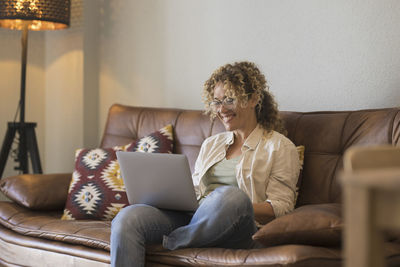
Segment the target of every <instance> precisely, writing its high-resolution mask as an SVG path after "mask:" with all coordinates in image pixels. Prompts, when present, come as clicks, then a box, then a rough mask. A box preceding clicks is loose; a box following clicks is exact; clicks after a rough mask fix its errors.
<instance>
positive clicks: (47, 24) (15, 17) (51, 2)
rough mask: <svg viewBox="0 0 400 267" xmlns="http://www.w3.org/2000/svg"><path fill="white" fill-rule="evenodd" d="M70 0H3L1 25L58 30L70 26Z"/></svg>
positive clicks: (34, 29) (14, 27)
mask: <svg viewBox="0 0 400 267" xmlns="http://www.w3.org/2000/svg"><path fill="white" fill-rule="evenodd" d="M69 14H70V0H1V1H0V27H3V28H10V29H15V30H22V29H23V28H24V26H28V29H29V30H33V31H40V30H57V29H64V28H67V27H68V26H69V16H70V15H69Z"/></svg>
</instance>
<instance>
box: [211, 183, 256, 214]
mask: <svg viewBox="0 0 400 267" xmlns="http://www.w3.org/2000/svg"><path fill="white" fill-rule="evenodd" d="M214 191H215V192H213V193H214V194H215V196H214V197H215V201H216V203H218V205H220V206H221V208H223V209H228V210H232V209H234V210H237V211H238V213H240V214H242V215H246V214H247V215H253V213H254V212H253V205H252V203H251V200H250V198H249V197H248V196H247V194H246V193H245V192H244V191H243V190H241V189H239V188H238V187H234V186H221V187H218V188H217V189H215V190H214Z"/></svg>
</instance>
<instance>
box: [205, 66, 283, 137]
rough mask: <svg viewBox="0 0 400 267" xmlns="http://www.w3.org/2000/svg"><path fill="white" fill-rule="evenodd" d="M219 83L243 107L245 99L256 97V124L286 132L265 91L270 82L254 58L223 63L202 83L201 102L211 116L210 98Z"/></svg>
mask: <svg viewBox="0 0 400 267" xmlns="http://www.w3.org/2000/svg"><path fill="white" fill-rule="evenodd" d="M218 83H222V84H223V86H224V88H225V89H226V91H225V94H226V95H227V96H229V97H236V98H237V100H238V103H239V104H240V105H241V106H242V107H246V105H247V103H248V100H249V99H250V98H251V97H252V96H253V95H255V96H256V97H257V99H258V101H257V105H256V108H255V112H256V118H257V122H258V124H260V125H261V126H262V127H263V128H264V129H266V130H267V131H271V130H274V131H277V132H280V133H283V134H286V130H285V127H284V126H283V122H282V120H281V118H280V117H279V111H278V105H277V103H276V102H275V100H274V97H273V95H272V94H271V93H270V92H269V91H268V89H269V86H268V84H267V81H266V79H265V76H264V74H262V73H261V71H260V70H259V69H258V68H257V66H256V65H255V64H254V63H253V62H248V61H243V62H235V63H233V64H226V65H224V66H222V67H220V68H218V69H217V70H215V71H214V73H213V74H212V75H211V77H210V78H209V79H208V80H207V81H206V82H205V83H204V88H203V102H204V105H205V111H206V114H209V115H210V117H211V119H214V118H215V117H216V114H215V113H214V112H212V110H211V107H210V102H211V101H212V100H213V98H214V88H215V86H216V85H217V84H218Z"/></svg>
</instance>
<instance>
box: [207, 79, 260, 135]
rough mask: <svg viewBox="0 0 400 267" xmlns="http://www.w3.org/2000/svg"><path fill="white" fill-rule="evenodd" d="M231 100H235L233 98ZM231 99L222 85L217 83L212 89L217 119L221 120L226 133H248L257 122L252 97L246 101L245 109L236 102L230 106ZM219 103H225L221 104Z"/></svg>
mask: <svg viewBox="0 0 400 267" xmlns="http://www.w3.org/2000/svg"><path fill="white" fill-rule="evenodd" d="M233 99H235V98H234V97H233ZM230 100H231V97H228V96H226V89H225V88H224V85H223V84H222V83H218V84H217V85H216V86H215V88H214V99H213V101H214V103H219V105H218V107H216V108H215V113H216V115H217V117H218V118H219V119H220V120H221V122H222V123H223V125H224V126H225V129H226V130H227V131H235V130H239V131H248V130H250V131H251V130H253V129H254V123H256V122H257V119H256V113H255V106H256V104H257V103H256V101H254V97H252V98H250V99H249V100H248V101H247V105H246V107H242V106H241V104H240V103H238V101H237V100H236V101H235V104H233V105H232V104H231V101H230ZM224 101H225V102H224ZM221 103H225V105H224V104H221Z"/></svg>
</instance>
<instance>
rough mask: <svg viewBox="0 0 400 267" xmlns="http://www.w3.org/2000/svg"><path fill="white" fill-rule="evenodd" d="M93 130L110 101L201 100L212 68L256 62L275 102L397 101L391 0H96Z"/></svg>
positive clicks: (335, 105)
mask: <svg viewBox="0 0 400 267" xmlns="http://www.w3.org/2000/svg"><path fill="white" fill-rule="evenodd" d="M102 23H103V28H102V29H101V54H100V59H101V69H100V96H99V97H100V105H99V107H100V129H102V127H103V126H104V122H105V118H106V113H107V109H108V107H109V106H110V105H111V104H112V103H114V102H120V103H124V104H131V105H145V106H168V107H183V108H201V107H202V104H201V102H200V95H201V89H202V85H203V83H204V81H205V80H206V79H207V78H208V76H209V75H210V74H211V72H212V71H213V70H214V69H215V68H217V67H218V66H220V65H222V64H225V63H227V62H232V61H236V60H251V61H255V62H256V63H257V64H258V65H259V66H260V67H261V69H262V70H263V71H264V73H265V75H266V76H267V79H268V80H269V82H270V85H271V91H272V92H273V93H274V94H275V96H276V98H277V100H278V103H279V104H280V108H281V109H283V110H296V111H313V110H341V109H363V108H376V107H390V106H398V105H400V104H399V103H400V90H399V89H400V75H399V73H400V49H399V47H400V27H399V25H400V1H398V0H336V1H331V0H302V1H288V0H218V1H215V0H202V1H195V0H168V1H165V0H146V1H140V0H115V1H103V17H102Z"/></svg>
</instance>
